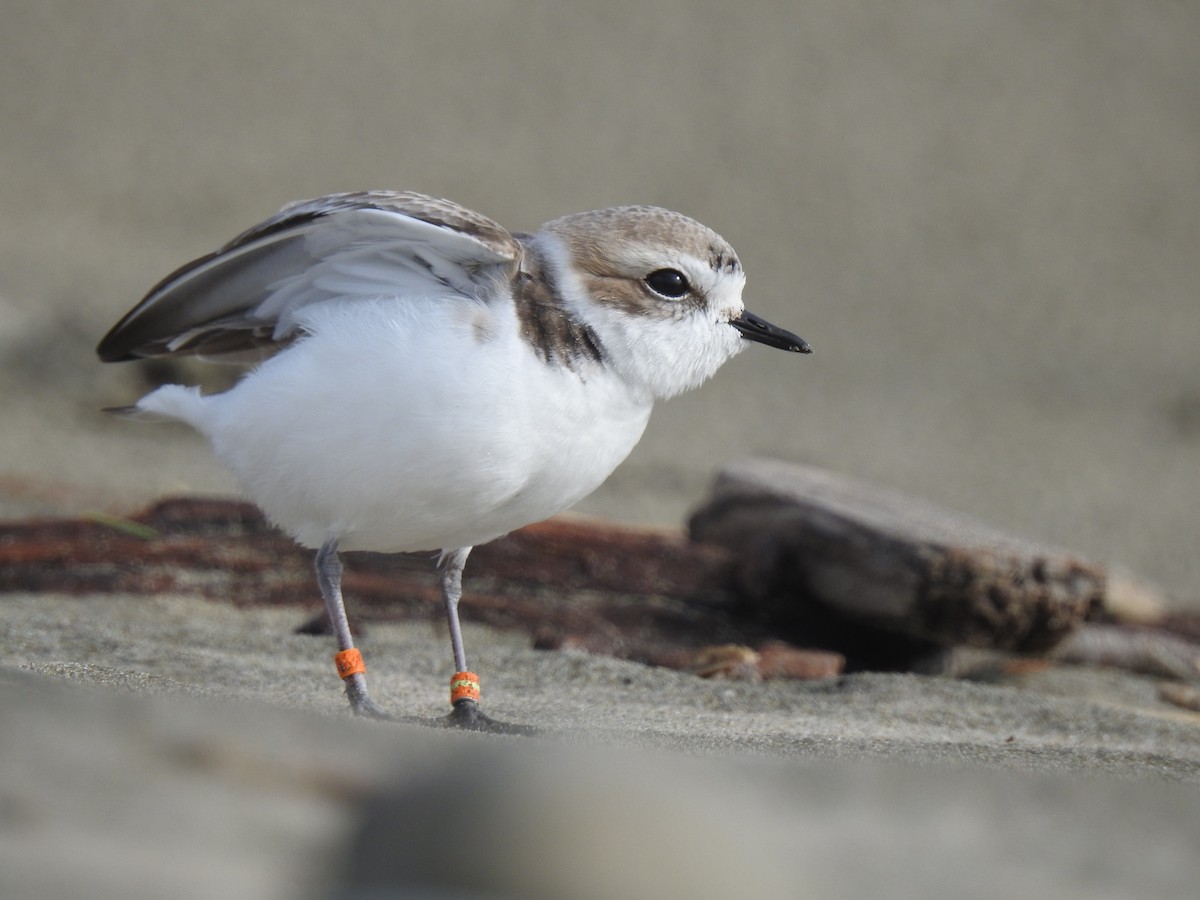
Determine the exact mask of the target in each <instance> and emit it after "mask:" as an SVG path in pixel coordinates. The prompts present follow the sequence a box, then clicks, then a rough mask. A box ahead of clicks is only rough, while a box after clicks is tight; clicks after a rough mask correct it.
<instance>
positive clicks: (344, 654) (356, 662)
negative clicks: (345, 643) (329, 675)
mask: <svg viewBox="0 0 1200 900" xmlns="http://www.w3.org/2000/svg"><path fill="white" fill-rule="evenodd" d="M333 664H334V665H335V666H337V673H338V675H340V676H341V677H342V678H349V677H350V676H351V675H361V674H362V673H363V672H365V671H367V665H366V663H364V662H363V658H362V654H361V653H359V652H358V649H357V648H355V647H350V648H349V649H347V650H342V651H340V652H338V653H335V654H333Z"/></svg>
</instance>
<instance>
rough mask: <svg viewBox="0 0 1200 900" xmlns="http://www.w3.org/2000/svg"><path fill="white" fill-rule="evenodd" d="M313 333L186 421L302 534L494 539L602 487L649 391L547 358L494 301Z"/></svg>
mask: <svg viewBox="0 0 1200 900" xmlns="http://www.w3.org/2000/svg"><path fill="white" fill-rule="evenodd" d="M306 326H307V327H308V328H309V329H311V330H312V332H313V334H312V336H310V337H308V338H306V339H304V341H302V342H301V343H299V344H297V345H295V346H293V347H292V348H289V349H288V350H286V351H284V352H283V353H281V354H279V355H278V356H276V357H274V358H273V359H271V360H269V361H267V362H266V363H265V364H264V365H263V366H262V367H260V368H259V369H258V370H257V371H255V372H254V373H252V374H250V375H249V376H247V377H246V378H245V379H244V380H243V381H242V382H240V383H239V384H238V385H237V386H236V387H235V388H234V389H233V390H231V391H229V392H227V393H225V394H221V395H218V396H215V397H211V398H206V400H205V402H204V407H205V409H204V412H203V415H198V416H195V417H189V420H190V421H192V424H193V425H195V426H196V427H197V428H199V429H200V430H201V431H204V432H205V433H207V434H208V435H209V436H210V438H211V439H212V442H213V445H214V448H215V449H216V452H217V454H218V456H219V457H220V458H221V460H222V461H223V462H224V463H225V464H226V465H228V466H229V467H230V468H231V469H232V470H233V471H234V472H235V473H236V474H237V476H238V478H239V479H240V481H241V482H242V484H243V486H244V488H245V490H246V491H247V493H248V494H249V495H250V497H251V498H252V499H253V500H254V501H255V502H256V503H258V504H259V505H260V506H261V507H262V508H263V509H264V510H265V511H266V513H267V514H268V515H269V516H270V517H271V519H272V520H273V521H274V522H276V523H277V524H278V525H279V526H281V527H282V528H284V529H285V530H287V531H288V532H289V533H291V534H292V535H293V536H294V537H295V538H296V539H297V540H298V541H299V542H300V543H302V544H304V545H305V546H309V547H316V546H319V545H320V544H321V543H322V542H324V541H325V540H326V539H328V538H329V537H337V538H338V539H339V541H340V544H341V546H342V548H343V549H347V550H374V551H381V552H393V551H412V550H437V549H443V548H450V549H452V548H457V547H464V546H472V545H475V544H479V543H484V542H486V541H488V540H491V539H492V538H495V537H498V536H500V535H502V534H505V533H507V532H509V531H511V530H513V529H515V528H519V527H521V526H522V525H526V524H529V523H531V522H536V521H540V520H542V519H545V518H547V517H549V516H551V515H554V514H555V513H558V512H560V511H562V510H563V509H566V508H567V507H569V506H571V505H572V504H574V503H575V502H577V501H578V500H580V499H582V498H583V497H584V496H586V495H587V494H589V493H590V492H591V491H593V490H594V489H595V488H596V487H597V486H599V484H600V483H601V482H602V481H604V479H605V478H607V477H608V475H609V474H610V473H611V472H612V470H613V469H614V468H616V466H617V465H618V464H619V463H620V462H621V460H623V459H624V458H625V457H626V456H627V455H628V453H629V451H630V450H631V449H632V448H633V447H634V445H635V444H636V443H637V441H638V440H639V439H640V437H641V435H642V431H643V430H644V428H645V425H646V421H647V419H648V417H649V414H650V407H651V400H650V398H649V397H648V396H645V395H644V394H641V393H638V392H636V391H634V390H632V389H630V387H629V386H628V385H627V384H625V382H623V381H622V380H621V379H620V378H619V377H618V376H616V375H615V374H614V373H613V372H611V371H608V370H606V369H605V368H604V367H603V366H601V365H600V364H589V365H587V366H584V367H582V368H581V370H580V371H578V372H576V371H572V370H570V369H568V368H565V367H562V366H558V365H547V364H546V363H544V362H543V361H542V360H541V359H540V358H538V357H537V356H536V354H534V353H533V352H532V350H531V349H530V348H529V347H528V346H527V345H525V344H523V343H522V341H521V339H520V337H519V335H518V333H517V324H516V321H515V317H514V316H513V315H512V313H511V310H510V309H506V308H504V307H503V306H502V305H499V304H492V305H491V306H484V305H483V304H476V303H470V302H461V301H457V302H450V301H446V302H443V301H441V300H432V301H423V302H422V301H416V302H414V301H412V300H408V301H406V302H396V301H395V300H380V301H370V300H363V301H357V302H355V303H354V304H347V305H337V304H334V305H324V306H318V307H314V309H313V310H312V313H311V317H310V319H309V320H308V321H307V322H306Z"/></svg>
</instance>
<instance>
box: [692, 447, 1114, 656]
mask: <svg viewBox="0 0 1200 900" xmlns="http://www.w3.org/2000/svg"><path fill="white" fill-rule="evenodd" d="M690 530H691V535H692V538H693V539H694V540H697V541H704V542H710V543H715V544H719V545H721V546H723V547H725V548H727V549H728V550H730V551H731V552H733V553H734V554H735V556H736V558H737V560H738V563H737V565H738V576H737V578H738V584H739V586H740V588H741V589H742V590H743V591H744V592H745V594H746V595H747V597H748V598H749V600H750V602H752V603H753V604H754V605H755V606H756V607H757V609H758V611H759V615H760V617H761V618H762V619H763V620H764V621H765V622H766V623H767V624H768V627H770V628H772V629H774V630H776V633H778V634H779V635H780V636H781V637H784V638H785V639H787V640H789V641H792V642H794V643H801V644H809V645H816V646H826V647H831V648H833V649H837V650H841V651H842V652H845V653H847V654H848V655H849V656H851V663H852V664H854V665H857V664H862V665H866V666H869V667H877V666H879V665H881V664H882V665H883V666H884V667H888V666H887V658H888V654H889V653H890V654H893V655H894V656H895V659H894V660H892V662H894V664H895V666H896V667H905V666H906V665H907V664H908V663H909V662H911V661H912V660H913V659H915V658H916V657H918V656H920V655H921V654H922V653H924V652H928V651H930V650H932V649H935V648H937V647H945V646H954V645H967V646H975V647H986V648H991V649H997V650H1005V651H1015V652H1022V653H1035V652H1041V651H1044V650H1046V649H1048V648H1050V647H1053V646H1054V645H1056V644H1057V643H1058V642H1059V641H1061V640H1062V639H1063V638H1065V637H1066V636H1067V635H1069V634H1071V633H1072V632H1073V631H1074V630H1075V628H1076V627H1077V626H1078V625H1079V624H1080V623H1081V622H1083V621H1084V620H1085V619H1086V618H1087V617H1088V616H1089V615H1090V614H1091V613H1092V612H1093V611H1094V610H1096V609H1097V608H1098V607H1099V605H1100V603H1101V601H1102V598H1103V596H1104V589H1105V571H1104V568H1103V567H1102V566H1099V565H1096V564H1094V563H1090V562H1087V561H1085V560H1083V559H1080V558H1079V557H1077V556H1075V555H1073V554H1070V553H1068V552H1065V551H1062V550H1057V549H1054V548H1051V547H1046V546H1042V545H1039V544H1035V543H1031V542H1029V541H1025V540H1022V539H1020V538H1017V537H1014V536H1012V535H1009V534H1005V533H1003V532H1000V531H998V530H995V529H993V528H989V527H988V526H986V525H983V524H981V523H979V522H976V521H974V520H972V519H969V518H967V517H965V516H961V515H958V514H956V513H953V512H950V511H947V510H945V509H942V508H940V507H937V506H935V505H933V504H930V503H928V502H925V501H921V500H918V499H916V498H913V497H908V496H905V495H903V494H900V493H897V492H894V491H889V490H884V489H881V488H878V487H874V486H871V485H867V484H863V483H861V482H858V481H855V480H853V479H850V478H847V477H844V476H841V475H837V474H834V473H832V472H828V471H825V470H822V469H817V468H812V467H808V466H802V465H795V464H790V463H783V462H776V461H770V460H761V459H759V460H748V461H744V462H739V463H736V464H733V465H730V466H728V467H727V468H725V469H723V470H722V471H721V473H720V475H719V476H718V478H717V482H716V486H715V488H714V491H713V495H712V498H711V499H710V500H709V501H708V502H707V503H706V504H705V506H704V507H703V508H701V509H700V510H699V511H697V512H696V513H695V514H694V515H693V517H692V519H691V522H690Z"/></svg>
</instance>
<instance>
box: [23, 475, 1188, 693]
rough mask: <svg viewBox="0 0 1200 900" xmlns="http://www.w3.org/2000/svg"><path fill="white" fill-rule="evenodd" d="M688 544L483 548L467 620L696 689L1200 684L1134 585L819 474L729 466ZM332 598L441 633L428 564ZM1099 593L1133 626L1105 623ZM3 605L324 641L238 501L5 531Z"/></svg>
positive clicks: (310, 608)
mask: <svg viewBox="0 0 1200 900" xmlns="http://www.w3.org/2000/svg"><path fill="white" fill-rule="evenodd" d="M692 531H693V536H694V537H695V538H697V540H696V541H693V542H689V541H688V540H687V539H686V538H685V537H684V536H683V535H682V534H680V533H678V532H675V531H670V530H652V529H644V528H630V527H624V526H616V525H613V524H610V523H605V522H599V521H595V520H589V519H582V518H575V517H560V518H557V519H553V520H551V521H549V522H545V523H542V524H540V525H533V526H530V527H528V528H525V529H522V530H520V531H518V532H515V533H513V534H511V535H509V536H508V537H506V538H502V539H500V540H498V541H494V542H493V543H491V544H488V545H485V546H481V547H477V548H476V549H475V550H474V551H473V553H472V555H471V561H470V564H469V566H468V568H467V578H466V583H465V590H466V593H465V597H464V602H463V607H462V613H463V616H464V619H466V620H467V621H477V622H483V623H486V624H489V625H492V626H495V627H499V628H506V629H515V630H520V631H523V632H525V633H527V634H528V635H529V637H530V640H531V641H532V643H533V644H534V646H537V647H540V648H545V649H560V648H575V649H580V650H586V651H588V652H592V653H602V654H608V655H612V656H617V657H620V658H625V659H631V660H636V661H640V662H644V663H648V664H652V665H662V666H669V667H672V668H678V669H685V670H689V671H693V672H695V673H697V674H700V675H705V676H728V677H753V678H818V677H826V676H829V675H834V674H837V673H839V672H841V671H843V669H845V670H861V669H876V670H877V669H885V670H887V669H890V670H920V671H943V672H945V671H951V670H953V667H950V668H949V669H948V668H947V666H946V665H944V663H945V661H946V660H948V659H950V657H951V654H949V653H948V652H947V651H948V649H950V648H955V647H959V648H961V647H980V648H985V649H990V650H995V651H1000V652H1019V653H1024V654H1030V653H1041V652H1044V651H1047V650H1048V649H1049V648H1052V647H1057V650H1056V651H1055V652H1054V653H1053V655H1052V656H1051V657H1049V658H1050V659H1054V660H1056V661H1060V662H1061V661H1079V662H1089V663H1096V664H1104V665H1117V666H1119V667H1122V668H1127V669H1132V670H1134V671H1142V672H1147V673H1150V674H1156V675H1161V676H1169V677H1173V678H1177V679H1183V680H1196V679H1197V678H1200V615H1196V614H1194V613H1178V612H1177V613H1166V612H1165V611H1163V610H1161V609H1159V605H1158V603H1157V601H1156V600H1155V599H1154V598H1153V597H1152V596H1151V597H1150V598H1149V601H1150V602H1147V597H1146V596H1143V595H1144V594H1145V593H1146V591H1145V590H1144V588H1143V586H1141V585H1139V584H1138V583H1137V582H1136V579H1133V580H1132V581H1131V580H1130V578H1129V577H1122V578H1116V579H1106V577H1105V571H1104V569H1103V568H1102V567H1099V566H1096V565H1094V564H1091V563H1087V562H1084V561H1082V560H1079V559H1077V558H1075V557H1074V556H1072V555H1070V554H1067V553H1064V552H1062V551H1055V550H1051V549H1048V548H1045V547H1040V546H1038V545H1033V544H1030V543H1028V542H1024V541H1020V540H1018V539H1015V538H1012V537H1011V536H1007V535H1002V534H999V533H998V532H995V531H993V530H991V529H987V528H985V527H984V526H981V525H979V524H978V523H974V522H970V521H968V520H965V519H963V518H961V517H959V516H955V515H953V514H950V513H947V512H945V511H943V510H939V509H937V508H936V507H932V506H930V505H929V504H925V503H920V502H918V501H916V500H912V499H910V498H905V497H902V496H900V495H897V494H893V493H889V492H885V491H880V490H878V489H874V488H870V487H867V486H864V485H861V484H856V483H854V482H850V481H849V480H847V479H843V478H839V477H837V476H834V475H831V474H829V473H826V472H820V471H817V470H811V469H804V468H803V467H796V466H786V465H784V464H774V463H762V462H755V463H748V464H741V465H738V466H735V467H732V468H730V469H728V470H726V472H725V473H724V474H723V475H722V477H721V479H720V481H719V482H718V485H717V488H716V491H715V493H714V497H713V499H712V500H711V501H710V502H709V503H708V504H707V505H706V506H705V507H704V508H703V509H702V510H701V511H700V512H698V513H697V514H696V516H695V517H694V518H693V521H692ZM343 584H344V588H345V592H346V596H347V601H348V605H349V608H350V611H351V616H352V621H353V622H354V625H355V627H356V628H361V627H365V626H368V625H369V624H370V623H371V622H372V621H387V620H401V619H426V620H429V621H436V622H440V621H442V620H443V612H442V608H441V600H440V594H439V591H438V588H437V583H436V576H435V572H434V567H433V555H432V554H428V555H425V556H411V557H397V556H382V555H378V554H367V553H350V554H346V572H345V577H344V581H343ZM1131 585H1132V586H1131ZM1106 590H1108V594H1110V595H1111V594H1113V593H1114V592H1119V593H1120V594H1122V595H1126V601H1124V602H1123V604H1122V603H1108V604H1107V606H1108V607H1109V608H1116V607H1121V606H1122V605H1123V606H1124V608H1126V609H1127V610H1128V609H1133V610H1135V614H1134V615H1132V616H1131V618H1132V619H1135V620H1136V624H1114V623H1113V619H1112V617H1111V616H1108V617H1107V618H1106V617H1105V615H1104V614H1102V613H1101V612H1100V609H1099V607H1100V601H1101V597H1102V596H1104V592H1105V591H1106ZM3 591H26V592H38V591H46V592H51V591H52V592H60V593H61V592H67V593H75V594H104V593H133V594H157V593H165V592H183V593H189V594H196V595H200V596H204V597H208V598H211V599H213V600H219V601H222V602H227V603H232V604H235V605H240V606H250V605H264V604H274V605H289V606H294V607H297V609H298V611H300V612H298V616H297V618H298V620H299V619H301V618H303V617H304V616H307V617H308V619H309V620H310V621H309V623H308V624H306V625H303V626H301V627H300V629H298V630H304V631H310V632H317V631H322V630H323V629H324V628H325V627H326V626H325V621H324V617H323V611H322V604H321V601H320V597H319V594H318V592H317V589H316V585H315V580H314V577H313V571H312V554H311V553H310V552H309V551H306V550H303V549H300V548H298V547H296V546H295V545H294V544H293V543H292V542H291V541H290V540H289V539H287V538H286V537H284V536H283V535H281V534H280V533H278V532H277V531H275V530H274V529H272V528H271V527H270V526H268V525H267V523H266V522H265V521H264V520H263V518H262V515H261V514H260V513H259V512H258V510H257V509H256V508H255V507H253V506H251V505H249V504H246V503H240V502H236V501H230V500H215V499H199V498H183V499H173V500H165V501H162V502H160V503H157V504H155V505H154V506H152V507H150V508H148V509H147V510H145V511H143V512H142V513H139V514H137V515H134V516H131V517H129V518H116V517H111V516H104V515H95V516H91V517H87V518H84V519H71V520H43V521H24V522H11V523H0V592H3ZM1150 593H1151V594H1152V593H1153V592H1152V591H1151V592H1150ZM1130 596H1132V601H1130V599H1129V597H1130ZM1106 599H1107V600H1112V597H1106ZM1133 601H1136V602H1133ZM305 610H306V611H307V612H303V611H305ZM1126 614H1127V613H1122V615H1126ZM1085 620H1088V624H1087V625H1086V626H1085V627H1083V628H1082V629H1080V624H1081V623H1083V622H1084V621H1085ZM1091 620H1098V622H1099V623H1098V624H1093V622H1092V621H1091ZM1072 635H1074V637H1071V636H1072ZM1068 638H1069V639H1068ZM811 648H817V649H811Z"/></svg>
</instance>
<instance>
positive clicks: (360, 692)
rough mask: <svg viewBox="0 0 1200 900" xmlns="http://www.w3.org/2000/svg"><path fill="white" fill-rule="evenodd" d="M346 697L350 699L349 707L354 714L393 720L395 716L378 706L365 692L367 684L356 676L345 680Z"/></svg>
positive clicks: (366, 717)
mask: <svg viewBox="0 0 1200 900" xmlns="http://www.w3.org/2000/svg"><path fill="white" fill-rule="evenodd" d="M346 699H347V700H349V701H350V709H352V710H353V711H354V714H355V715H356V716H362V717H363V718H364V719H387V720H392V721H394V720H395V718H396V717H395V716H393V715H391V714H390V713H388V712H385V711H384V709H383V708H382V707H381V706H378V705H377V704H376V703H375V701H374V700H372V699H371V697H370V696H369V695H368V694H367V686H366V685H365V684H362V683H360V682H359V680H358V679H357V678H353V679H347V680H346Z"/></svg>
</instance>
